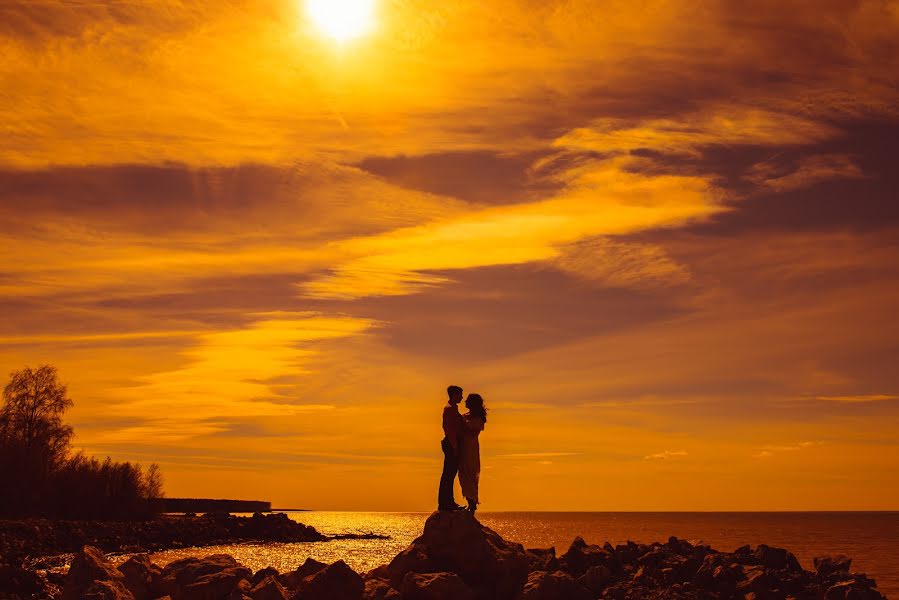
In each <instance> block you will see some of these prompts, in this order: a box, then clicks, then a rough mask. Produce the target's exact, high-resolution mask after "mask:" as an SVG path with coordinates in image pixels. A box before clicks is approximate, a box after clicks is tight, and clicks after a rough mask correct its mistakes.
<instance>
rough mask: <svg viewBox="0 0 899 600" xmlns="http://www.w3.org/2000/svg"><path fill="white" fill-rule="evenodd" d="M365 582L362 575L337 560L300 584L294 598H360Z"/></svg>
mask: <svg viewBox="0 0 899 600" xmlns="http://www.w3.org/2000/svg"><path fill="white" fill-rule="evenodd" d="M364 589H365V584H364V583H363V582H362V577H360V576H359V574H358V573H356V572H355V571H353V570H352V569H351V568H349V567H348V566H347V564H346V563H345V562H343V561H342V560H338V561H337V562H335V563H332V564H330V565H328V566H326V567H325V568H323V569H321V570H320V571H318V572H317V573H315V574H314V575H310V576H309V577H306V578H305V579H304V580H303V581H302V583H301V584H300V588H299V590H298V591H297V594H296V595H295V596H294V598H295V599H296V600H361V598H362V591H363V590H364Z"/></svg>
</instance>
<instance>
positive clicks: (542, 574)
mask: <svg viewBox="0 0 899 600" xmlns="http://www.w3.org/2000/svg"><path fill="white" fill-rule="evenodd" d="M521 598H522V600H593V598H595V596H594V595H593V593H592V592H591V591H590V590H589V589H587V588H586V587H584V586H583V585H582V584H580V583H579V582H578V581H576V580H575V579H574V577H572V576H571V575H569V574H568V573H565V572H564V571H555V572H554V573H548V572H546V571H534V572H533V573H531V574H530V575H528V582H527V583H526V584H525V586H524V592H523V594H522V596H521Z"/></svg>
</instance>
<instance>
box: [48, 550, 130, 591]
mask: <svg viewBox="0 0 899 600" xmlns="http://www.w3.org/2000/svg"><path fill="white" fill-rule="evenodd" d="M88 597H96V598H110V599H111V598H123V599H125V600H132V599H133V598H134V596H133V595H132V594H131V592H130V591H128V590H127V588H125V575H124V574H123V573H122V572H121V571H119V570H118V569H116V568H115V566H114V565H113V564H112V563H111V562H109V561H108V560H106V557H105V556H103V553H102V552H100V551H99V550H97V549H96V548H91V547H90V546H85V547H84V548H83V549H82V551H81V552H79V553H78V554H76V555H75V558H73V559H72V566H71V567H70V568H69V574H68V576H67V577H66V584H65V587H64V588H63V592H62V599H63V600H80V599H82V598H88Z"/></svg>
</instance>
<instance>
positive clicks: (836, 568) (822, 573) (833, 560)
mask: <svg viewBox="0 0 899 600" xmlns="http://www.w3.org/2000/svg"><path fill="white" fill-rule="evenodd" d="M851 566H852V559H851V558H847V557H845V556H843V555H842V554H838V555H837V556H818V557H816V558H815V575H817V576H818V577H819V578H821V579H825V578H827V577H830V576H831V575H832V574H834V573H841V572H844V573H848V572H849V568H850V567H851Z"/></svg>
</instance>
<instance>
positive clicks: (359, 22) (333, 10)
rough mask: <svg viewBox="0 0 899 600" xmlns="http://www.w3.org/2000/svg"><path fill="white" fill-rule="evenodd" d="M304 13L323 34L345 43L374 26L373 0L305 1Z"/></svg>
mask: <svg viewBox="0 0 899 600" xmlns="http://www.w3.org/2000/svg"><path fill="white" fill-rule="evenodd" d="M306 12H307V13H308V14H309V17H310V18H311V19H312V21H313V22H315V24H316V25H317V26H318V28H319V29H321V30H322V31H323V32H324V33H326V34H327V35H329V36H331V37H333V38H334V39H335V40H337V41H338V42H345V41H347V40H351V39H353V38H355V37H358V36H360V35H362V34H363V33H365V32H366V31H368V30H370V29H371V28H372V27H373V26H374V20H375V0H306Z"/></svg>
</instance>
